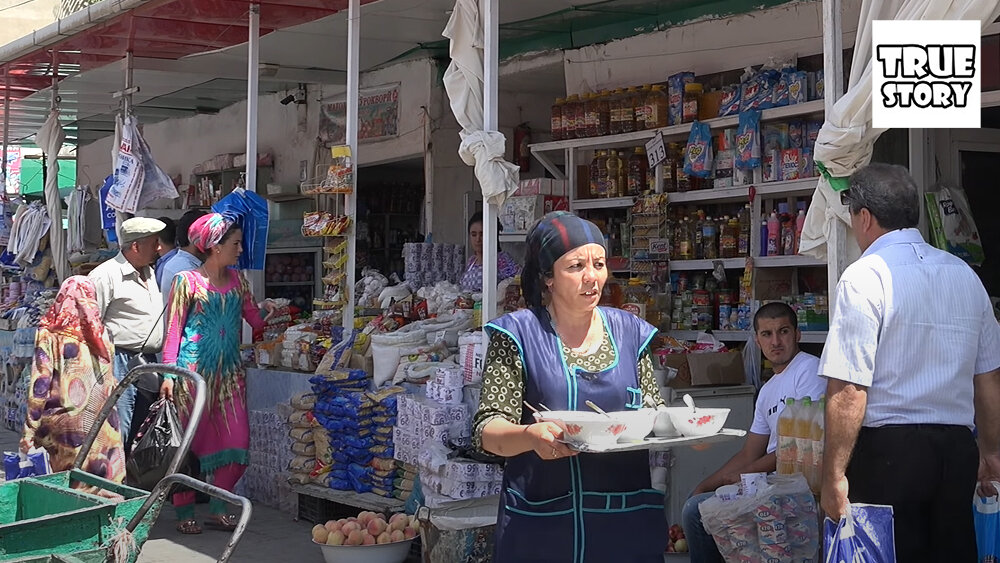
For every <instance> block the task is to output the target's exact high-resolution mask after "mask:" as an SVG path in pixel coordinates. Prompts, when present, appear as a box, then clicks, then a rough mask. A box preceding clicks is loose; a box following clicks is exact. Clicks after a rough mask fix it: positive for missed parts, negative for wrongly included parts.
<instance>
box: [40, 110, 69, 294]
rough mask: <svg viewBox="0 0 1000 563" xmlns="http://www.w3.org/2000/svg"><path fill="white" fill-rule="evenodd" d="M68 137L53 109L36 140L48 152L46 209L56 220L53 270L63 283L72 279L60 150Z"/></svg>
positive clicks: (52, 233) (51, 231)
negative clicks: (62, 195)
mask: <svg viewBox="0 0 1000 563" xmlns="http://www.w3.org/2000/svg"><path fill="white" fill-rule="evenodd" d="M65 139H66V133H65V132H64V131H63V128H62V125H60V124H59V110H57V109H53V110H52V111H51V112H50V113H49V118H48V119H46V120H45V124H44V125H42V128H41V129H39V131H38V134H37V135H36V136H35V143H36V144H37V145H38V146H39V147H42V150H43V151H45V156H46V164H45V206H46V207H47V208H48V211H49V217H50V218H51V219H52V228H50V229H49V246H50V247H51V248H52V266H53V268H54V269H55V271H56V277H57V278H58V281H59V283H62V281H63V280H65V279H66V278H67V277H69V273H70V269H69V262H68V261H67V260H66V231H65V229H63V223H62V198H61V197H60V196H59V150H60V149H61V148H62V144H63V141H64V140H65Z"/></svg>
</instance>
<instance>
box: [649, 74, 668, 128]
mask: <svg viewBox="0 0 1000 563" xmlns="http://www.w3.org/2000/svg"><path fill="white" fill-rule="evenodd" d="M645 105H646V129H660V128H661V127H666V126H667V115H668V113H669V112H668V106H669V100H668V99H667V93H666V92H665V91H664V90H663V86H662V85H660V84H656V85H654V86H653V88H652V89H651V90H650V92H649V94H648V95H647V96H646V103H645Z"/></svg>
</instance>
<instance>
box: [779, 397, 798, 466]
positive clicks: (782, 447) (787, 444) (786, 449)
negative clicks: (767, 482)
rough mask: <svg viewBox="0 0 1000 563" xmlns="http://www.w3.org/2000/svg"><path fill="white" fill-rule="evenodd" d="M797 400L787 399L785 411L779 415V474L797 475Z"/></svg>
mask: <svg viewBox="0 0 1000 563" xmlns="http://www.w3.org/2000/svg"><path fill="white" fill-rule="evenodd" d="M798 412H799V410H798V407H796V406H795V399H793V398H791V397H789V398H787V399H785V409H784V410H783V411H781V414H779V415H778V450H777V457H778V474H779V475H791V474H792V473H795V460H796V459H797V458H798V452H797V451H796V447H797V445H798V442H797V441H796V439H795V417H796V415H797V414H798Z"/></svg>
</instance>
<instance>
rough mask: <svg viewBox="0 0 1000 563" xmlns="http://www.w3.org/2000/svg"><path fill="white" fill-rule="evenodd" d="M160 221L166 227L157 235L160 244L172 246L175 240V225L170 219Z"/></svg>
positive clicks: (164, 218)
mask: <svg viewBox="0 0 1000 563" xmlns="http://www.w3.org/2000/svg"><path fill="white" fill-rule="evenodd" d="M160 221H163V224H164V225H166V226H165V227H163V230H162V231H160V232H159V233H158V234H159V236H160V242H162V243H163V244H169V245H171V246H173V244H174V242H175V241H176V240H177V224H176V223H174V220H173V219H171V218H170V217H160Z"/></svg>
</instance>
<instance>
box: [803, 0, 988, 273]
mask: <svg viewBox="0 0 1000 563" xmlns="http://www.w3.org/2000/svg"><path fill="white" fill-rule="evenodd" d="M998 15H1000V2H997V0H864V1H863V2H862V4H861V12H860V16H859V19H858V32H857V36H856V38H855V41H854V58H853V61H852V63H851V76H850V80H849V81H848V89H847V91H846V92H845V94H844V96H843V97H842V98H840V100H838V101H837V103H836V105H835V106H834V108H833V111H832V112H830V113H829V114H828V115H827V116H826V122H825V123H823V128H822V129H820V132H819V136H818V137H817V138H816V150H815V157H814V158H815V160H816V162H820V163H822V164H823V165H824V166H825V167H826V169H827V170H828V171H829V173H830V175H831V176H833V177H834V178H846V177H848V176H850V175H851V174H852V173H853V172H854V171H855V170H857V169H858V168H861V167H862V166H864V165H866V164H868V162H869V161H870V160H871V157H872V147H873V146H874V144H875V140H876V139H878V137H879V135H881V134H882V132H883V131H885V130H884V129H875V128H873V127H872V69H871V58H872V21H874V20H979V21H980V22H982V26H983V28H985V27H986V26H988V25H990V24H991V23H992V22H993V21H994V20H996V19H997V16H998ZM837 220H840V221H843V222H844V223H845V224H846V225H847V226H848V228H850V224H851V218H850V213H849V211H848V210H847V208H846V207H845V206H844V205H841V203H840V196H839V195H838V194H837V193H836V192H835V191H834V190H833V188H831V186H830V182H829V181H828V180H827V179H826V178H825V177H822V176H821V177H820V180H819V184H818V185H817V187H816V191H815V193H814V194H813V199H812V203H811V204H810V205H809V211H808V213H807V214H806V223H805V226H804V228H803V229H802V241H801V243H800V247H799V248H800V250H799V251H800V252H801V253H802V254H806V255H809V256H813V257H816V258H820V259H823V258H826V255H827V249H826V241H827V240H828V239H829V237H830V234H831V233H832V232H833V228H834V221H837Z"/></svg>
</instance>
